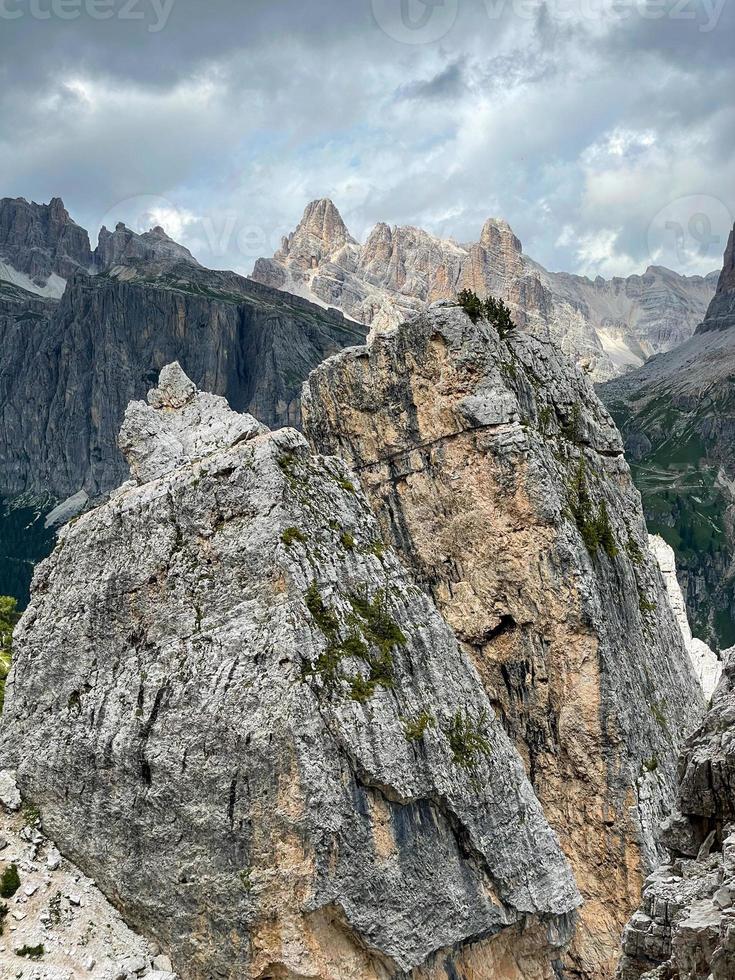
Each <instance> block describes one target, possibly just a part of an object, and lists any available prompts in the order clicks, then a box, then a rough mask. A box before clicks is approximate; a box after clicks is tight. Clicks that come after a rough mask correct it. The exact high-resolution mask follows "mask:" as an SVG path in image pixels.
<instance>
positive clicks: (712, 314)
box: [697, 227, 735, 334]
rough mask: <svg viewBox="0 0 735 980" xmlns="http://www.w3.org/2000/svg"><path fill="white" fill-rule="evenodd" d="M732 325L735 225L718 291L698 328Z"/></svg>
mask: <svg viewBox="0 0 735 980" xmlns="http://www.w3.org/2000/svg"><path fill="white" fill-rule="evenodd" d="M730 327H735V227H734V228H733V229H732V231H731V232H730V237H729V239H728V242H727V248H726V249H725V260H724V263H723V266H722V272H721V274H720V278H719V281H718V283H717V292H716V293H715V297H714V299H713V300H712V302H711V304H710V306H709V309H708V310H707V316H706V317H705V320H704V322H703V323H702V324H701V325H700V326H699V327H698V328H697V333H698V334H701V333H707V331H709V330H727V329H728V328H730Z"/></svg>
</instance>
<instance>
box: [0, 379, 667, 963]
mask: <svg viewBox="0 0 735 980" xmlns="http://www.w3.org/2000/svg"><path fill="white" fill-rule="evenodd" d="M476 410H477V411H480V410H481V409H480V406H479V405H478V406H477V408H476ZM121 446H122V447H123V450H124V452H125V454H126V456H127V459H128V460H129V462H130V466H131V472H132V475H133V480H132V481H130V482H128V483H127V484H125V485H124V486H123V487H122V488H120V489H119V490H118V491H116V492H115V493H114V494H113V496H112V498H111V500H110V501H109V502H108V503H106V504H104V505H103V506H101V507H99V508H97V509H96V510H93V511H91V512H88V513H86V514H84V515H83V516H81V517H80V518H79V519H78V520H77V521H76V522H74V523H71V524H69V525H67V526H66V527H65V528H64V529H63V530H62V531H61V534H60V540H59V544H58V546H57V548H56V549H55V551H54V553H53V554H52V556H51V557H50V558H49V559H48V560H47V561H45V562H44V563H43V564H42V565H41V566H39V568H38V569H37V572H36V576H35V581H34V597H33V601H32V603H31V606H30V607H29V609H28V610H27V611H26V613H25V615H24V617H23V619H22V620H21V623H20V624H19V626H18V627H17V629H16V634H15V637H14V667H13V671H12V673H11V676H10V679H9V682H8V689H7V695H6V708H5V714H4V715H3V720H2V730H1V732H0V768H3V767H5V768H6V769H8V768H9V769H17V773H18V784H19V787H20V789H21V791H22V794H23V797H24V799H25V801H26V802H27V803H28V804H33V805H34V806H36V807H37V808H38V810H39V812H40V814H41V819H42V824H43V828H44V832H45V833H46V834H48V835H49V836H50V837H51V838H52V839H53V840H54V841H55V842H56V844H57V845H58V847H59V849H60V850H61V852H62V853H63V854H65V855H66V856H67V857H68V858H69V859H70V860H73V861H75V862H76V863H77V864H78V865H79V867H80V868H82V869H83V871H84V872H85V874H88V875H90V876H92V877H93V878H94V879H95V881H96V882H97V883H98V884H99V886H100V887H101V889H102V890H103V891H104V893H105V894H106V895H107V896H108V897H109V898H110V899H111V900H112V901H113V902H114V903H115V905H117V907H118V908H120V909H121V910H122V911H123V913H124V915H125V917H126V919H127V921H128V923H129V925H131V926H132V927H133V928H138V929H140V930H141V931H143V932H144V933H145V934H146V935H147V936H148V938H149V939H152V940H154V941H155V942H157V943H159V944H160V945H161V946H162V947H163V948H164V949H165V950H166V951H167V952H168V954H169V955H170V956H171V959H172V960H173V964H174V967H175V969H176V970H177V971H178V972H179V973H180V975H181V976H182V978H184V980H211V978H212V977H220V978H230V980H246V978H255V977H260V978H265V977H278V978H282V980H297V978H305V977H310V978H319V980H350V978H354V980H358V978H359V980H371V978H372V980H388V978H396V980H398V978H399V977H411V978H413V980H445V978H446V977H448V976H452V977H456V976H464V975H466V976H470V975H471V976H487V977H489V976H492V977H496V978H498V980H553V978H554V977H555V976H557V975H558V969H559V960H560V958H561V956H562V955H563V951H564V947H565V945H566V943H567V941H568V939H569V936H570V933H571V929H572V926H573V922H574V917H575V910H576V908H577V906H578V904H579V895H578V892H577V888H576V886H575V883H574V880H573V878H572V875H571V872H570V868H569V865H568V863H567V861H566V859H565V858H564V856H563V854H562V851H561V849H560V846H559V842H558V839H557V837H556V835H555V834H554V833H553V832H552V831H551V829H550V828H549V826H548V823H547V821H546V819H545V817H544V815H543V812H542V810H541V807H540V805H539V803H538V801H537V799H536V797H535V796H534V793H533V790H532V788H531V785H530V783H529V782H528V780H527V778H526V775H525V773H524V769H523V765H522V762H521V760H520V758H519V757H518V755H517V753H516V751H515V749H514V748H513V747H512V745H511V743H510V741H509V739H508V738H507V736H506V734H505V732H504V730H503V727H502V726H501V725H500V724H499V722H498V721H497V720H496V717H495V714H494V711H493V708H492V706H491V704H490V701H489V700H488V697H487V695H486V694H485V691H484V690H483V685H482V684H481V682H480V679H479V677H478V674H477V672H476V670H475V668H474V666H473V665H472V663H471V661H470V659H469V658H468V657H467V656H466V654H465V652H464V651H463V650H462V649H461V648H460V646H459V645H458V643H457V641H456V639H455V637H454V635H453V633H452V631H451V630H450V629H449V628H448V627H447V626H446V624H445V623H444V621H443V620H442V619H441V617H440V616H439V614H438V612H437V610H436V608H435V606H434V605H433V603H432V601H431V600H430V598H429V597H428V596H427V595H426V594H425V593H424V592H423V591H421V590H420V589H418V588H417V587H416V586H415V585H414V584H413V583H412V581H411V579H410V577H409V576H408V574H407V572H406V570H405V569H404V567H403V566H402V565H401V564H400V562H399V561H398V559H397V558H396V556H395V555H394V553H393V551H392V549H390V548H386V547H385V546H384V544H383V542H382V541H381V538H380V535H379V530H378V525H377V522H376V521H375V519H374V517H373V516H372V513H371V511H370V509H369V506H368V504H367V502H366V500H365V498H364V496H363V494H362V492H361V490H360V489H359V487H358V486H357V484H356V482H355V478H354V477H353V476H352V474H351V473H350V472H349V470H348V469H347V468H346V467H345V466H344V464H343V463H342V462H341V461H339V460H337V459H335V458H330V457H324V456H317V455H313V454H312V453H311V452H310V450H309V449H308V446H307V444H306V442H305V440H304V438H303V436H301V435H300V434H299V433H298V432H296V431H295V430H293V429H282V430H280V431H279V432H275V433H272V432H269V431H266V430H265V429H264V427H263V426H262V425H260V424H259V423H257V422H256V421H255V419H253V418H249V417H247V416H241V415H237V414H236V413H234V412H232V411H231V410H230V409H229V408H228V406H227V404H226V402H225V401H224V399H222V398H218V397H215V396H213V395H207V394H202V393H200V392H198V391H197V390H196V389H195V387H194V385H193V384H192V383H191V382H190V381H189V379H188V378H187V377H186V376H185V375H184V374H183V372H182V371H181V369H180V368H179V367H178V365H173V366H171V367H168V368H167V369H165V370H164V371H163V372H162V374H161V379H160V383H159V387H158V388H157V389H155V390H153V391H152V392H150V394H149V397H148V402H147V403H133V404H132V405H131V406H130V408H129V410H128V412H127V413H126V417H125V423H124V425H123V429H122V432H121ZM669 710H670V717H671V719H672V722H673V721H674V719H675V718H676V717H677V714H678V707H677V706H676V705H674V704H672V705H671V707H670V709H669Z"/></svg>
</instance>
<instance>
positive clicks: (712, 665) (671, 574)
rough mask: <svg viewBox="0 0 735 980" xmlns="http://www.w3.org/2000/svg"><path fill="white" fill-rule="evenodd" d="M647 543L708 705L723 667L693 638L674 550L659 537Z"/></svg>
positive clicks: (707, 648) (702, 644) (654, 537)
mask: <svg viewBox="0 0 735 980" xmlns="http://www.w3.org/2000/svg"><path fill="white" fill-rule="evenodd" d="M648 541H649V544H650V546H651V551H652V552H653V554H654V555H655V556H656V561H657V562H658V566H659V568H660V569H661V575H662V576H663V580H664V585H665V586H666V594H667V596H668V599H669V604H670V605H671V609H672V610H673V613H674V616H675V617H676V621H677V623H678V624H679V629H680V630H681V635H682V638H683V639H684V645H685V646H686V648H687V650H688V652H689V656H690V658H691V661H692V665H693V667H694V672H695V674H696V675H697V677H698V678H699V681H700V683H701V685H702V690H703V691H704V696H705V699H706V700H707V702H709V701H710V700H711V698H712V695H713V693H714V690H715V688H716V687H717V685H718V683H719V681H720V677H721V676H722V664H721V663H720V660H719V658H718V656H717V654H716V653H715V652H714V650H712V649H710V647H709V646H707V644H706V643H704V642H703V641H702V640H698V639H696V637H693V636H692V631H691V628H690V626H689V619H688V618H687V610H686V602H685V601H684V594H683V592H682V591H681V586H680V585H679V580H678V579H677V577H676V556H675V555H674V549H673V548H672V547H671V546H670V545H668V544H667V543H666V542H665V541H664V539H663V538H662V537H660V536H659V535H658V534H650V535H649V536H648Z"/></svg>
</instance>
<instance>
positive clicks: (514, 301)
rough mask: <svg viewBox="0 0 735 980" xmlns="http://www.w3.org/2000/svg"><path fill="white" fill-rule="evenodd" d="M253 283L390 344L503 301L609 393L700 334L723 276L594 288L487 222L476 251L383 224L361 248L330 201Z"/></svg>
mask: <svg viewBox="0 0 735 980" xmlns="http://www.w3.org/2000/svg"><path fill="white" fill-rule="evenodd" d="M252 277H253V278H254V279H256V280H257V281H259V282H262V283H265V284H266V285H269V286H273V287H275V288H277V289H282V290H285V291H286V292H293V293H296V294H298V295H300V296H304V297H306V298H308V299H311V300H312V301H314V302H317V303H319V304H321V305H323V306H333V307H337V308H338V309H341V310H342V311H343V312H344V313H345V314H346V315H347V316H349V317H351V318H352V319H354V320H357V321H358V322H360V323H364V324H367V325H369V326H370V328H371V333H372V334H373V335H374V334H376V333H382V332H385V331H386V330H390V329H392V328H393V327H396V326H397V325H398V324H399V323H401V322H402V321H403V320H405V319H408V318H409V317H410V316H413V315H414V314H415V313H417V312H422V311H423V310H425V309H426V308H427V306H428V305H430V304H431V303H432V302H433V301H435V300H437V299H454V297H455V295H456V293H457V292H458V291H459V290H460V289H464V288H468V289H473V290H475V291H476V292H477V293H478V294H479V295H480V296H485V295H487V294H488V293H491V294H493V295H495V296H498V297H501V298H502V299H504V300H505V301H506V302H507V303H508V304H509V305H510V307H511V309H512V311H513V313H514V316H515V318H516V320H517V321H518V323H519V325H520V326H522V327H523V328H524V329H528V330H530V331H531V332H533V333H535V334H536V335H537V336H539V337H542V338H552V339H554V340H555V341H556V342H557V343H558V344H559V345H560V347H561V348H562V349H563V350H564V351H565V353H567V354H569V356H571V357H572V359H574V360H576V361H577V362H578V363H580V364H584V365H585V366H586V370H588V371H589V373H590V375H591V376H592V378H593V380H595V381H603V380H606V379H607V378H612V377H615V376H616V375H618V374H621V373H624V372H625V371H628V370H630V369H631V368H634V367H639V366H640V365H641V364H642V363H643V361H644V360H645V358H646V357H648V356H649V355H650V354H653V353H657V352H658V351H662V350H669V349H671V348H672V347H674V346H675V345H676V344H677V343H681V342H682V341H683V340H685V339H686V338H687V337H690V336H691V334H692V333H693V332H694V329H695V327H696V326H697V324H698V323H699V322H700V321H701V320H702V318H703V316H704V313H705V310H706V309H707V304H708V303H709V301H710V299H711V298H712V296H713V295H714V292H715V286H716V276H715V275H711V276H707V277H702V276H690V277H686V276H679V275H677V273H675V272H671V271H670V270H669V269H664V268H660V267H655V266H652V267H650V268H648V269H647V270H646V272H645V273H644V275H642V276H630V277H628V278H627V279H618V278H616V279H613V280H610V281H606V280H604V279H602V278H600V277H598V278H597V279H595V280H594V281H593V280H591V279H588V278H586V277H583V276H572V275H567V274H565V273H552V272H548V271H547V270H546V269H544V268H543V267H542V266H540V265H538V263H536V262H534V261H533V260H531V259H529V258H528V257H527V256H525V255H524V254H523V250H522V246H521V242H520V241H519V239H518V238H517V236H516V235H515V234H514V233H513V231H512V229H511V228H510V226H509V224H508V222H507V221H504V220H502V219H498V218H490V219H488V221H486V222H485V224H484V226H483V228H482V230H481V232H480V238H479V241H477V242H474V243H466V244H460V243H458V242H456V241H454V240H452V239H447V238H439V237H437V236H435V235H432V234H430V233H429V232H427V231H424V230H422V229H421V228H414V227H411V226H403V227H392V228H391V227H390V226H389V225H387V224H385V223H384V222H380V223H378V224H377V225H376V226H375V227H374V228H373V230H372V231H371V232H370V233H369V234H368V236H367V238H366V240H365V242H364V244H362V245H359V244H358V243H357V242H356V241H355V240H354V239H353V238H352V237H351V236H350V234H349V232H348V231H347V228H346V227H345V224H344V222H343V220H342V218H341V216H340V215H339V212H338V211H337V208H336V207H335V206H334V204H333V203H332V202H331V201H329V200H321V201H314V202H312V203H311V204H309V205H308V206H307V208H306V210H305V212H304V216H303V218H302V220H301V222H300V223H299V225H298V226H297V228H296V230H295V231H294V232H293V233H292V234H291V235H289V236H288V238H285V239H284V241H283V245H282V247H281V248H280V249H279V250H278V251H277V252H276V253H275V255H274V256H273V258H272V259H259V260H258V261H257V263H256V265H255V268H254V270H253V274H252Z"/></svg>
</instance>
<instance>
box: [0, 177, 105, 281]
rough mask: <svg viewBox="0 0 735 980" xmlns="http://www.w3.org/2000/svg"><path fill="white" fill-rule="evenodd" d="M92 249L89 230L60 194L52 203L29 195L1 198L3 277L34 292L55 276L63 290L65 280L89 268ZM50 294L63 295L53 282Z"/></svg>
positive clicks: (1, 275) (1, 273) (0, 223)
mask: <svg viewBox="0 0 735 980" xmlns="http://www.w3.org/2000/svg"><path fill="white" fill-rule="evenodd" d="M91 264H92V252H91V250H90V246H89V236H88V235H87V232H86V231H85V230H84V229H83V228H80V227H79V225H77V224H75V223H74V222H73V221H72V219H71V218H70V217H69V212H68V211H67V210H66V208H65V207H64V203H63V201H62V200H61V198H59V197H55V198H53V199H52V200H51V201H50V202H49V203H48V204H36V203H35V202H29V201H26V200H25V198H22V197H18V198H10V197H4V198H2V199H0V266H2V268H0V280H2V279H10V281H14V280H16V279H17V277H15V276H14V275H13V273H14V272H15V273H20V274H21V276H23V277H27V282H24V281H23V280H17V282H18V284H20V285H25V286H26V287H28V288H30V289H31V290H32V291H43V289H44V287H46V286H47V285H48V284H49V280H50V279H51V277H56V279H55V281H56V282H57V283H58V285H59V287H60V289H63V285H64V283H63V280H66V279H68V278H69V276H71V275H73V274H74V273H75V272H78V271H79V270H80V269H82V270H85V271H86V270H88V269H89V268H90V266H91ZM48 294H49V295H57V296H58V295H60V293H59V292H57V291H56V290H54V288H53V283H52V284H51V286H50V289H49V293H48Z"/></svg>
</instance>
